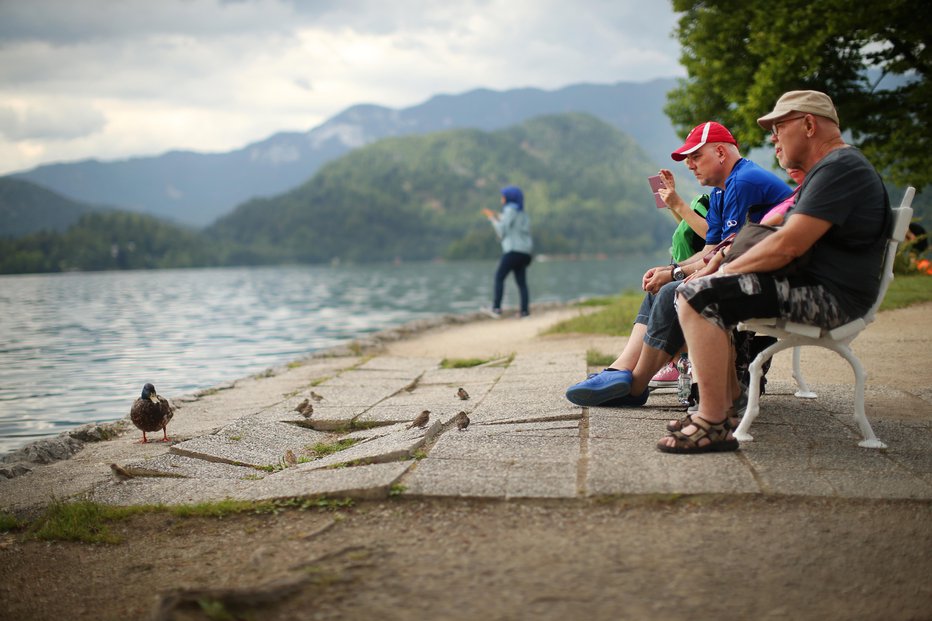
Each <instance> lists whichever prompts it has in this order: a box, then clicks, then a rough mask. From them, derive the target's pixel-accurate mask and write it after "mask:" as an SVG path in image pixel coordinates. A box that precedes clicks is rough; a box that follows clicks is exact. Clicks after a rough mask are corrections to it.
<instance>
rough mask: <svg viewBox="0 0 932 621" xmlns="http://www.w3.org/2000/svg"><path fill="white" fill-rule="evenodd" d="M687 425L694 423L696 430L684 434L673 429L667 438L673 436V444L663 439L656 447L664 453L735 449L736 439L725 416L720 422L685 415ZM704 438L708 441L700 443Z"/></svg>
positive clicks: (716, 451) (736, 446)
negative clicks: (730, 435) (670, 444)
mask: <svg viewBox="0 0 932 621" xmlns="http://www.w3.org/2000/svg"><path fill="white" fill-rule="evenodd" d="M686 418H688V419H689V423H688V425H694V426H695V427H696V431H694V432H693V433H692V434H690V435H686V434H685V433H683V432H682V431H673V432H671V433H669V434H668V435H667V436H666V437H667V438H670V437H672V438H674V439H675V440H676V442H674V444H673V446H667V445H666V444H664V443H663V441H661V442H658V443H657V448H658V449H659V450H661V451H663V452H664V453H684V454H686V453H719V452H724V451H737V450H738V441H737V440H736V439H735V438H734V436H732V437H731V438H729V437H728V436H729V434H730V433H731V425H730V424H729V422H728V419H727V418H726V419H725V420H724V421H722V422H720V423H710V422H709V421H707V420H706V419H704V418H702V417H700V416H687V417H686ZM688 425H687V426H688ZM684 428H685V427H684ZM703 438H706V439H707V440H708V441H709V442H708V443H707V444H703V445H700V444H699V442H700V441H701V440H702V439H703Z"/></svg>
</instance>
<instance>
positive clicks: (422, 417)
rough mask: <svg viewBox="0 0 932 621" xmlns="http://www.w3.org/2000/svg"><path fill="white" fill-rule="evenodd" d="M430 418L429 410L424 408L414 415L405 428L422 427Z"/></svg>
mask: <svg viewBox="0 0 932 621" xmlns="http://www.w3.org/2000/svg"><path fill="white" fill-rule="evenodd" d="M428 420H430V410H424V411H423V412H421V413H420V414H418V415H417V417H415V419H414V420H413V421H411V424H410V425H408V426H407V427H406V428H405V429H411V428H412V427H420V428H421V429H423V428H424V427H426V426H427V421H428Z"/></svg>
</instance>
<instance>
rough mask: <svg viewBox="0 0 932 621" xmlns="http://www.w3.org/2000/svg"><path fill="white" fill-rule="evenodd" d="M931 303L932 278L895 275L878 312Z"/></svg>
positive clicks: (923, 275)
mask: <svg viewBox="0 0 932 621" xmlns="http://www.w3.org/2000/svg"><path fill="white" fill-rule="evenodd" d="M929 301H932V278H930V277H929V276H928V275H926V274H910V275H908V276H907V275H902V274H897V275H896V277H895V278H894V279H893V282H891V283H890V288H889V289H887V295H886V296H884V298H883V303H882V304H881V305H880V310H882V311H885V310H896V309H898V308H905V307H907V306H912V305H913V304H920V303H922V302H929Z"/></svg>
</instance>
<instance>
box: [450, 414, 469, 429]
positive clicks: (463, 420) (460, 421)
mask: <svg viewBox="0 0 932 621" xmlns="http://www.w3.org/2000/svg"><path fill="white" fill-rule="evenodd" d="M453 422H454V423H455V424H456V428H457V429H459V430H460V431H466V428H467V427H469V416H467V415H466V412H460V413H459V414H457V415H456V416H454V417H453Z"/></svg>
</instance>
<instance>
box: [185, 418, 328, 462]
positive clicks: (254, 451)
mask: <svg viewBox="0 0 932 621" xmlns="http://www.w3.org/2000/svg"><path fill="white" fill-rule="evenodd" d="M329 437H330V436H329V434H327V433H325V432H322V431H316V430H314V429H307V428H304V427H298V426H296V425H290V424H288V423H279V422H263V421H257V420H255V419H253V418H251V417H245V418H243V419H241V420H239V421H237V422H235V423H233V424H231V425H227V426H225V427H224V428H223V429H222V430H220V431H219V432H218V433H215V434H209V435H206V436H201V437H198V438H193V439H191V440H187V441H185V442H181V443H179V444H176V445H174V446H172V447H171V452H172V453H174V454H176V455H185V456H187V457H194V458H197V459H203V460H206V461H215V462H221V463H228V464H233V465H239V466H252V467H254V468H268V467H274V466H276V465H278V464H279V463H281V461H282V459H283V457H284V455H285V452H286V451H289V450H290V451H292V452H294V453H295V454H296V455H297V456H299V457H300V456H301V455H302V454H304V453H305V452H306V450H307V449H306V447H308V446H309V445H313V444H316V443H318V442H324V441H326V440H327V439H328V438H329Z"/></svg>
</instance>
